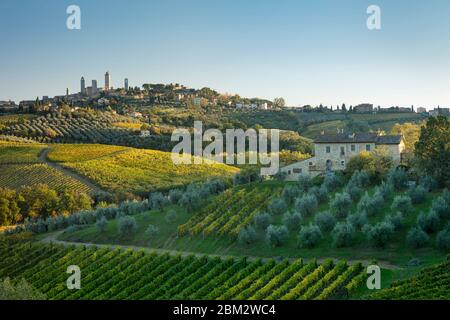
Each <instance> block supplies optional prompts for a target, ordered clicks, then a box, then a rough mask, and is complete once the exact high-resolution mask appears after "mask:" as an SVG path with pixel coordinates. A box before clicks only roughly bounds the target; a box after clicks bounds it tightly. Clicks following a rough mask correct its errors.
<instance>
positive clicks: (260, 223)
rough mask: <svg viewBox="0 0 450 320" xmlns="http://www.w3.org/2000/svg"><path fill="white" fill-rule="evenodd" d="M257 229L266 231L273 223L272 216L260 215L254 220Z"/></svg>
mask: <svg viewBox="0 0 450 320" xmlns="http://www.w3.org/2000/svg"><path fill="white" fill-rule="evenodd" d="M253 221H254V222H255V225H256V227H258V228H259V229H261V230H266V229H267V227H268V226H269V225H270V224H271V223H272V216H271V215H270V214H268V213H267V212H260V213H258V214H257V215H256V216H255V218H254V220H253Z"/></svg>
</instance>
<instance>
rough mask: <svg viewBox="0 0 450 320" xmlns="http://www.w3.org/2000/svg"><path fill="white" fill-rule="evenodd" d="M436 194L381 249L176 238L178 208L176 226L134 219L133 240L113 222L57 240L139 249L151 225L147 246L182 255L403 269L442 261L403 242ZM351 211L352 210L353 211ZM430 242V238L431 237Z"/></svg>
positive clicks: (326, 242)
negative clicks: (375, 263)
mask: <svg viewBox="0 0 450 320" xmlns="http://www.w3.org/2000/svg"><path fill="white" fill-rule="evenodd" d="M436 196H437V194H430V195H429V196H428V198H427V201H426V202H425V203H423V204H421V205H419V206H417V207H416V208H415V212H414V213H412V214H411V215H410V216H409V217H408V218H407V219H406V226H405V227H404V228H403V229H402V230H401V231H399V232H397V233H396V234H395V237H394V239H393V240H392V241H391V244H390V245H389V246H388V247H387V248H384V249H377V248H372V247H370V246H369V245H368V244H367V242H366V240H365V237H364V235H363V234H362V233H359V234H358V236H357V240H358V243H357V244H355V245H354V246H352V247H348V248H339V249H337V248H334V247H333V246H332V245H331V242H332V238H331V235H330V234H327V235H325V237H324V239H323V240H322V241H321V243H320V244H319V245H318V246H317V247H316V248H314V249H300V248H298V247H297V232H296V231H291V232H290V235H289V239H288V241H287V243H286V244H285V245H284V246H282V247H279V248H272V247H269V246H268V245H267V244H266V243H265V241H264V233H263V232H262V231H258V241H257V242H256V243H255V244H253V245H250V246H246V245H241V244H239V243H237V242H236V241H234V239H233V238H231V237H226V236H223V237H217V236H214V235H212V236H208V237H206V238H204V237H203V236H202V235H199V236H194V237H188V236H183V237H177V227H178V225H181V224H184V223H186V222H187V221H188V220H189V218H190V215H189V214H187V213H186V212H184V210H182V209H180V208H176V209H177V211H178V212H179V214H178V219H177V221H176V223H174V224H172V225H169V224H167V223H166V221H165V219H164V216H165V213H163V212H154V211H153V212H148V213H144V214H140V215H137V216H136V220H137V222H138V224H139V228H140V229H139V231H138V233H137V235H136V236H135V237H134V238H133V239H119V238H117V222H116V221H111V222H110V223H109V226H108V231H107V232H105V233H103V234H98V232H97V231H96V229H95V226H89V227H86V228H85V229H83V230H81V231H78V232H75V233H73V234H63V235H62V236H61V239H65V240H73V241H82V242H96V243H116V244H130V245H131V244H132V245H140V246H148V245H149V244H148V243H147V241H146V240H145V236H144V234H143V232H144V230H145V228H146V226H148V224H154V225H156V226H158V227H159V228H160V230H161V234H160V236H159V237H158V239H156V240H155V241H154V242H153V243H152V244H150V246H152V247H156V248H164V249H174V250H182V251H195V252H204V253H214V254H224V255H250V256H261V257H278V256H283V257H303V258H310V259H313V258H325V257H333V258H343V259H349V260H369V261H371V260H374V259H376V260H380V261H385V262H386V261H387V262H390V263H393V264H398V265H401V266H405V265H406V264H407V262H408V261H409V260H410V259H411V258H413V257H418V258H420V259H422V260H423V261H424V262H426V263H428V262H435V261H438V260H439V259H440V257H442V253H441V252H439V251H437V250H436V249H434V248H432V247H426V248H423V249H417V250H414V249H411V248H409V247H407V246H406V243H405V238H406V233H407V231H408V230H409V228H410V227H411V226H412V225H413V224H414V223H415V220H416V217H417V215H418V213H419V212H420V211H425V210H426V209H427V208H428V207H429V206H430V204H431V201H432V199H433V198H434V197H436ZM354 207H356V205H354ZM389 207H390V203H389V204H387V205H386V206H385V208H383V210H382V212H383V213H384V214H387V213H388V212H389V211H390V209H389ZM327 208H328V204H321V206H320V211H322V210H326V209H327ZM354 209H355V208H353V210H354ZM382 218H383V214H379V215H378V216H377V217H374V218H371V221H370V222H371V223H375V222H377V221H379V220H382ZM281 219H282V217H281V216H278V217H276V218H275V223H277V224H281ZM311 220H312V218H309V219H307V220H306V221H305V222H304V224H308V223H309V222H310V221H311ZM432 239H433V240H434V236H433V237H432Z"/></svg>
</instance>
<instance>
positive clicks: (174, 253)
mask: <svg viewBox="0 0 450 320" xmlns="http://www.w3.org/2000/svg"><path fill="white" fill-rule="evenodd" d="M63 232H64V231H58V232H54V233H52V234H50V235H49V236H48V237H46V238H44V239H42V240H41V241H40V242H42V243H54V244H60V245H64V246H85V247H98V248H108V249H117V248H120V249H124V250H128V249H130V250H134V251H145V252H149V253H151V252H156V253H158V254H169V255H171V256H182V257H187V256H195V257H197V258H199V257H204V256H208V257H211V258H221V259H230V258H233V259H239V258H243V257H244V256H232V255H220V254H208V253H201V252H192V251H178V250H169V249H159V248H150V247H139V246H129V245H118V244H97V243H89V242H73V241H63V240H58V236H59V235H60V234H62V233H63ZM245 257H246V258H247V261H256V260H261V261H263V262H267V261H269V260H273V259H274V258H267V257H255V256H245ZM330 259H331V260H333V261H334V262H335V263H337V262H339V261H341V260H340V259H336V258H320V259H303V260H304V262H306V263H308V262H310V261H313V260H317V262H318V263H319V264H320V263H323V262H325V261H326V260H330ZM283 260H284V259H283ZM288 260H289V261H290V262H293V261H295V260H298V258H289V259H288ZM346 261H347V263H348V264H350V265H352V264H355V263H360V262H361V263H362V264H363V265H364V266H368V265H371V264H373V263H372V262H371V261H369V260H346ZM377 265H378V266H379V267H381V268H383V269H390V270H402V269H403V268H402V267H400V266H397V265H393V264H391V263H389V262H386V261H378V262H377Z"/></svg>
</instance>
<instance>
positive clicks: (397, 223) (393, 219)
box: [385, 212, 405, 231]
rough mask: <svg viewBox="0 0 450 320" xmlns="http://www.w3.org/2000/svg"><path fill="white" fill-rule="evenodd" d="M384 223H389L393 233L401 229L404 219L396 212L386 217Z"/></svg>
mask: <svg viewBox="0 0 450 320" xmlns="http://www.w3.org/2000/svg"><path fill="white" fill-rule="evenodd" d="M385 221H386V222H389V223H391V224H392V225H393V226H394V229H395V231H398V230H400V229H401V228H402V227H403V224H404V221H405V218H403V214H402V213H401V212H397V213H392V214H390V215H388V216H386V218H385Z"/></svg>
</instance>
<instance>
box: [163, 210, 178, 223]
mask: <svg viewBox="0 0 450 320" xmlns="http://www.w3.org/2000/svg"><path fill="white" fill-rule="evenodd" d="M165 219H166V222H167V223H174V222H175V221H177V212H176V211H175V210H170V211H169V212H167V213H166V216H165Z"/></svg>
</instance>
